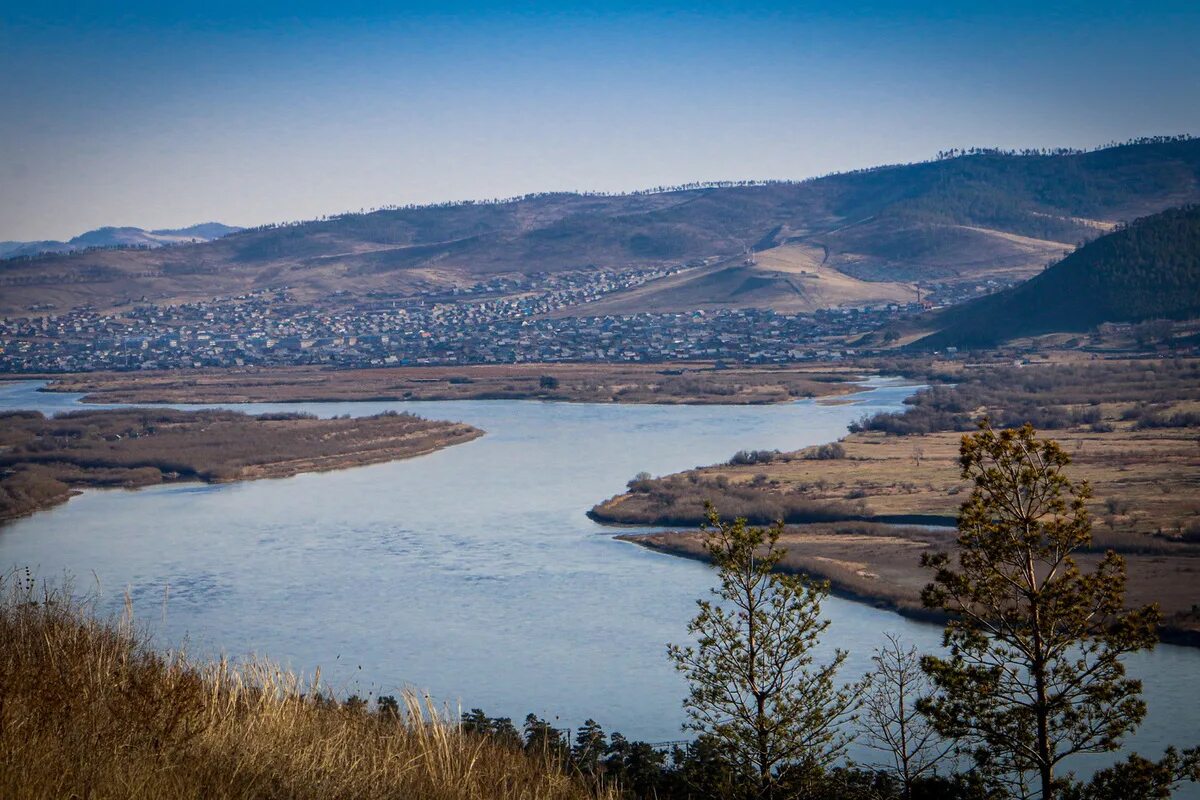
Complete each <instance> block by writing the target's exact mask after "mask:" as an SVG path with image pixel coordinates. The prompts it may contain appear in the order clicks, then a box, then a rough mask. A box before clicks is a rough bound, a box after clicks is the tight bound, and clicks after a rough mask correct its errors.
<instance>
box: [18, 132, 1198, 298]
mask: <svg viewBox="0 0 1200 800" xmlns="http://www.w3.org/2000/svg"><path fill="white" fill-rule="evenodd" d="M1197 201H1200V140H1196V139H1188V138H1170V139H1154V140H1146V141H1142V142H1138V143H1133V144H1127V145H1121V146H1115V147H1111V148H1108V149H1104V150H1097V151H1093V152H1087V153H1080V152H1055V153H1048V154H1047V153H1040V152H1039V153H1020V154H1015V153H1000V152H995V151H971V152H968V153H966V154H959V153H955V154H953V155H952V156H951V157H945V158H939V159H938V160H935V161H930V162H925V163H918V164H908V165H900V166H889V167H880V168H876V169H872V170H864V171H860V172H855V173H846V174H839V175H831V176H827V177H823V178H817V179H813V180H808V181H802V182H771V183H766V184H723V185H719V186H696V187H682V188H674V189H662V190H656V191H652V192H644V193H635V194H629V195H619V196H599V195H582V194H569V193H558V194H544V195H536V196H529V197H525V198H521V199H517V200H512V201H505V202H477V203H462V204H446V205H439V206H423V207H412V208H393V209H386V210H380V211H374V212H371V213H365V214H346V215H341V216H337V217H331V218H328V219H323V220H317V221H311V222H305V223H298V224H287V225H279V226H268V227H264V228H258V229H253V230H247V231H242V232H240V233H235V234H232V235H230V236H226V237H224V238H221V239H218V240H216V241H212V242H208V243H203V244H197V245H187V246H180V247H174V248H170V249H163V250H156V251H151V252H144V251H133V250H126V251H120V250H117V251H96V252H88V253H77V254H73V255H60V256H50V257H43V258H36V259H24V260H10V261H3V262H0V286H3V287H4V292H3V295H2V296H0V312H4V313H12V312H16V311H21V310H23V309H25V308H27V307H29V306H30V305H33V304H37V303H45V302H50V303H54V304H55V305H56V306H57V307H59V308H63V307H70V306H72V305H75V304H77V303H80V302H88V303H93V304H96V305H99V306H104V305H110V304H113V303H117V302H120V301H122V300H127V299H128V298H130V297H132V298H134V299H136V298H138V297H141V296H144V297H146V298H148V299H150V300H154V299H164V298H176V297H184V298H186V297H211V296H214V295H227V294H236V293H239V292H242V291H247V290H250V289H259V288H274V287H277V286H290V287H293V289H294V290H295V291H296V292H297V293H298V294H299V295H300V296H301V297H303V296H306V295H307V296H322V295H327V294H329V293H331V292H333V291H345V292H347V293H349V294H350V295H362V294H365V293H368V292H373V291H389V292H395V291H408V290H412V289H414V288H423V287H424V288H428V287H434V288H436V287H438V286H446V285H454V284H462V283H464V282H466V283H471V282H474V281H475V280H478V279H479V278H480V277H481V276H488V275H495V274H499V273H513V272H522V273H535V272H557V271H562V270H576V269H592V268H613V267H629V266H639V265H646V266H651V265H661V264H678V263H686V262H695V261H696V260H700V259H708V260H710V262H711V261H713V260H717V259H721V258H729V257H736V256H740V254H742V253H743V252H744V251H746V250H747V249H753V250H757V251H762V250H768V249H771V248H775V247H778V246H780V245H794V246H798V247H803V248H805V249H807V250H809V251H811V252H814V253H816V254H817V257H818V258H819V260H820V263H819V266H820V267H821V268H825V269H832V270H836V271H837V272H839V273H844V274H846V275H849V276H851V277H852V278H855V279H865V280H871V281H881V280H883V281H903V282H907V281H914V280H932V279H945V278H955V277H960V278H961V277H972V278H973V277H977V276H986V275H992V274H1008V275H1029V274H1032V273H1033V272H1035V271H1036V270H1037V269H1039V268H1041V267H1042V266H1043V265H1045V264H1046V263H1048V262H1050V261H1053V260H1056V259H1057V258H1058V257H1060V256H1061V255H1062V253H1063V252H1064V250H1067V249H1069V248H1070V247H1073V246H1074V245H1075V244H1077V243H1078V242H1081V241H1086V240H1090V239H1093V238H1095V237H1096V236H1099V235H1101V234H1103V233H1105V232H1106V231H1108V230H1110V229H1111V228H1112V227H1113V225H1114V223H1117V222H1120V221H1125V220H1130V219H1134V218H1135V217H1139V216H1142V215H1145V214H1148V213H1154V212H1156V211H1160V210H1162V209H1164V208H1168V207H1171V206H1177V205H1181V204H1184V203H1189V202H1197ZM714 299H715V300H717V301H720V298H714Z"/></svg>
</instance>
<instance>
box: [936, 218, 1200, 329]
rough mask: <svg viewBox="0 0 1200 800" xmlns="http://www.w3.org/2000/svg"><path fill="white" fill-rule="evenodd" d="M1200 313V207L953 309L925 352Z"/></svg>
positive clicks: (1141, 225)
mask: <svg viewBox="0 0 1200 800" xmlns="http://www.w3.org/2000/svg"><path fill="white" fill-rule="evenodd" d="M1197 315H1200V206H1198V205H1191V206H1183V207H1181V208H1173V209H1168V210H1167V211H1163V212H1161V213H1159V214H1154V215H1152V216H1149V217H1143V218H1142V219H1139V220H1137V221H1135V222H1133V223H1132V224H1130V225H1129V226H1127V227H1123V228H1120V229H1118V230H1116V231H1114V232H1112V233H1110V234H1107V235H1105V236H1102V237H1100V238H1099V239H1096V240H1095V241H1093V242H1091V243H1089V244H1087V245H1084V246H1083V247H1081V248H1080V249H1078V250H1076V251H1075V252H1074V253H1072V254H1071V255H1069V256H1067V257H1066V258H1064V259H1063V260H1062V261H1060V262H1058V263H1057V264H1055V265H1053V266H1051V267H1049V268H1048V269H1046V271H1045V272H1043V273H1042V274H1040V275H1038V276H1036V277H1034V278H1032V279H1030V280H1029V281H1027V282H1025V283H1023V284H1021V285H1020V286H1017V287H1014V288H1013V289H1010V290H1008V291H1004V292H999V293H997V294H994V295H991V296H989V297H984V298H980V299H979V300H975V301H973V302H970V303H967V304H965V305H963V306H959V307H957V308H953V309H951V310H950V311H948V312H946V313H945V315H944V316H943V323H944V324H945V327H944V328H943V329H942V330H941V331H940V332H938V333H936V334H934V335H932V336H928V337H926V338H924V339H922V340H921V341H920V342H919V343H918V346H919V347H923V348H929V347H945V346H948V345H957V346H986V345H991V344H996V343H998V342H1002V341H1004V340H1007V339H1013V338H1016V337H1020V336H1033V335H1038V334H1043V333H1051V332H1059V331H1086V330H1088V329H1090V328H1093V327H1095V326H1096V325H1099V324H1100V323H1103V322H1138V321H1141V320H1147V319H1158V318H1165V319H1186V318H1191V317H1195V316H1197Z"/></svg>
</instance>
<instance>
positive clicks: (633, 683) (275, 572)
mask: <svg viewBox="0 0 1200 800" xmlns="http://www.w3.org/2000/svg"><path fill="white" fill-rule="evenodd" d="M38 385H39V384H36V383H32V382H28V383H18V384H10V385H0V408H7V409H13V408H38V409H41V410H43V411H47V412H50V411H61V410H66V409H69V408H77V407H78V406H77V405H76V403H77V397H76V396H73V395H58V394H49V393H43V392H37V391H36V388H37V386H38ZM875 387H876V388H874V389H873V390H872V391H870V392H866V393H863V394H861V395H857V396H856V397H855V398H854V401H853V402H851V403H848V404H837V405H823V404H821V403H817V402H812V401H803V402H798V403H794V404H788V405H779V406H634V405H583V404H570V403H543V402H535V401H455V402H428V403H399V402H363V403H306V404H286V405H284V404H247V405H241V406H233V407H235V408H238V409H241V410H245V411H248V412H262V411H268V410H292V411H309V412H312V413H315V414H318V415H320V416H326V417H327V416H333V415H338V414H347V413H348V414H352V415H356V416H361V415H367V414H375V413H379V412H380V411H383V410H386V409H396V410H406V411H413V412H414V413H417V414H420V415H422V416H425V417H431V418H440V419H452V420H461V421H464V422H468V423H470V424H472V425H476V426H478V427H480V428H483V429H484V430H485V431H487V435H486V436H484V437H483V438H481V439H477V440H475V441H473V442H470V443H467V444H463V445H458V446H455V447H451V448H448V449H446V450H442V451H440V452H437V453H434V454H431V455H428V456H423V457H420V458H416V459H412V460H408V461H398V462H393V463H389V464H379V465H375V466H369V467H360V468H356V469H350V470H343V471H339V472H332V473H322V474H312V475H299V476H296V477H294V478H286V479H281V480H263V481H254V482H248V483H238V484H223V485H215V486H197V485H189V484H181V485H171V486H160V487H152V488H147V489H141V490H138V491H135V492H126V491H121V490H107V491H89V492H85V493H84V494H83V495H81V496H79V497H77V498H75V499H73V500H71V501H70V502H69V503H67V504H66V505H65V506H60V507H58V508H56V509H53V510H51V511H47V512H42V513H40V514H37V515H35V516H34V517H31V518H28V519H24V520H20V521H18V522H16V523H13V524H10V525H7V526H5V527H3V528H2V529H0V564H8V565H14V564H16V565H25V564H29V565H33V566H35V567H36V568H37V569H38V571H39V572H40V574H42V575H43V576H53V575H57V574H63V573H67V574H72V575H74V576H76V577H77V583H78V584H79V585H80V587H81V588H87V585H88V584H90V583H91V581H92V578H91V576H92V575H93V573H95V575H96V578H97V579H98V581H99V586H100V590H101V592H102V595H103V597H104V602H105V604H106V607H107V608H109V609H111V610H116V609H118V608H119V607H120V604H121V602H122V595H123V593H124V591H125V589H126V587H128V589H129V591H130V594H131V596H132V598H133V603H134V607H135V612H136V614H137V615H138V617H139V619H141V620H142V621H144V622H146V623H147V624H150V625H152V626H153V627H154V629H155V630H156V633H157V636H158V638H159V641H160V642H162V643H163V644H164V645H170V644H176V643H179V642H183V641H187V643H188V646H189V648H190V649H191V650H192V651H194V652H200V653H205V654H209V653H217V652H225V653H228V654H231V655H234V656H241V655H246V654H251V653H257V654H261V655H266V656H269V657H271V658H273V659H276V660H279V661H282V662H284V663H286V664H288V665H289V666H291V667H293V668H295V669H297V670H301V671H305V672H309V673H311V672H312V670H314V669H315V668H316V667H317V666H320V667H321V671H322V676H323V680H326V681H328V682H329V684H330V685H332V686H333V687H334V688H336V689H337V690H339V691H340V692H343V693H349V692H357V693H359V694H363V695H366V694H368V693H375V694H379V693H382V694H389V693H395V692H396V691H397V689H399V688H401V687H403V686H415V687H418V688H420V689H425V690H428V691H430V692H431V693H432V694H433V695H434V696H436V697H438V698H441V699H443V700H445V701H446V702H447V703H449V704H451V705H452V706H456V705H458V704H460V703H461V705H462V707H463V708H469V707H472V706H479V707H481V708H484V709H485V710H486V711H488V712H489V713H490V714H494V715H496V714H502V715H509V716H512V717H514V718H517V719H520V718H521V717H523V716H524V715H525V713H527V712H529V711H533V712H535V713H538V714H539V715H542V716H545V717H547V718H549V719H552V720H555V719H556V720H558V722H559V724H560V725H561V726H574V725H578V724H579V723H580V722H582V721H583V720H584V719H585V718H587V717H594V718H596V719H597V720H598V721H599V722H600V723H601V724H602V725H604V726H605V728H606V729H608V730H613V729H618V730H621V731H622V732H624V733H625V734H626V735H628V736H632V737H636V738H643V739H648V740H651V741H656V740H667V739H676V738H679V736H680V731H679V725H680V722H681V721H682V712H681V710H680V700H681V698H682V697H683V695H684V691H685V690H684V684H683V682H682V680H681V678H680V677H679V676H678V675H676V674H675V673H674V671H673V670H672V668H671V666H670V664H669V663H668V662H667V659H666V657H665V643H666V642H668V641H679V640H680V639H681V638H682V637H683V636H684V629H685V625H686V623H687V620H688V619H689V618H690V617H691V616H692V614H693V613H694V600H695V598H697V597H699V596H701V595H702V594H703V593H705V592H706V591H707V590H708V588H709V586H710V585H711V582H712V576H711V574H710V573H709V571H708V568H707V567H706V566H704V565H702V564H699V563H697V562H694V561H689V560H685V559H679V558H675V557H672V556H666V555H662V554H658V553H653V552H650V551H646V550H643V549H641V548H639V547H636V546H634V545H630V544H627V543H624V542H619V541H616V540H614V539H613V538H612V534H613V531H612V529H608V528H604V527H602V526H599V525H597V524H595V523H593V522H591V521H590V520H588V519H587V518H586V517H585V516H584V512H585V511H586V510H587V509H588V508H590V507H591V506H592V505H593V504H594V503H595V502H597V501H599V500H601V499H604V498H606V497H608V496H610V495H612V494H615V493H617V492H619V491H621V490H622V489H623V488H624V484H625V481H627V480H628V479H629V478H631V477H632V476H633V475H635V474H636V473H638V472H640V471H642V470H646V471H648V472H651V473H652V474H656V475H660V474H664V473H668V472H675V471H678V470H681V469H687V468H690V467H693V466H698V465H703V464H711V463H714V462H717V461H721V460H724V459H726V458H728V457H729V456H730V455H732V454H733V453H734V452H736V451H737V450H742V449H775V448H778V449H782V450H791V449H796V448H799V447H802V446H806V445H810V444H816V443H820V442H827V441H832V440H834V439H836V438H838V437H839V436H842V435H843V434H844V433H845V431H846V426H847V424H849V423H850V422H851V421H852V420H854V419H857V418H858V417H861V416H862V415H863V414H868V413H874V412H876V411H880V410H892V409H896V408H898V407H900V404H901V402H902V400H903V399H904V397H906V396H907V395H908V394H910V393H911V392H912V391H914V387H911V386H903V385H900V384H898V383H896V382H891V381H877V382H875ZM84 578H87V580H86V581H85V580H84ZM164 594H165V595H166V598H167V601H166V605H165V609H166V610H165V619H164V612H163V609H164V603H163V598H164ZM826 610H827V613H828V615H829V616H830V618H831V619H832V620H833V624H832V626H831V627H830V629H829V632H828V634H827V636H826V641H825V642H824V643H823V644H824V646H825V647H826V648H827V649H832V648H833V647H835V646H837V647H842V648H846V649H849V650H850V652H851V658H850V660H849V661H848V662H847V665H846V667H845V673H844V674H845V675H846V676H847V677H852V676H857V675H858V674H860V673H861V672H863V671H864V670H865V669H866V667H867V665H868V664H869V658H870V654H871V650H872V648H873V647H875V646H876V645H877V644H878V643H879V642H880V641H881V640H882V637H883V633H884V632H885V631H895V632H898V633H900V634H901V635H902V636H903V637H905V638H906V639H907V640H909V641H911V642H913V643H915V644H917V645H919V646H921V647H924V648H934V647H936V646H937V644H938V640H939V629H938V628H936V627H933V626H929V625H924V624H920V623H916V622H912V621H910V620H906V619H903V618H901V617H899V616H897V615H895V614H892V613H889V612H886V611H881V610H877V609H874V608H871V607H869V606H866V605H862V604H859V603H852V602H848V601H844V600H839V599H836V598H834V599H830V600H828V601H827V606H826ZM1131 670H1132V671H1133V672H1135V673H1136V674H1138V675H1139V676H1140V677H1142V678H1143V679H1144V680H1145V681H1146V684H1147V697H1148V700H1149V702H1150V707H1151V717H1150V721H1149V722H1148V723H1147V725H1145V726H1144V727H1143V729H1142V732H1141V733H1140V734H1139V736H1138V737H1137V739H1136V740H1135V742H1134V744H1135V746H1136V747H1137V749H1138V750H1139V751H1141V752H1142V753H1143V754H1146V755H1154V754H1156V753H1158V752H1160V751H1161V750H1162V748H1163V747H1164V746H1166V745H1167V744H1177V745H1187V744H1189V743H1192V742H1193V740H1195V739H1197V738H1200V737H1197V735H1196V730H1195V729H1196V728H1197V725H1196V720H1197V719H1200V708H1198V703H1200V701H1197V699H1196V695H1195V694H1194V692H1193V687H1194V685H1195V682H1196V679H1197V678H1200V651H1197V650H1193V649H1187V648H1180V647H1166V646H1163V647H1159V648H1158V649H1157V650H1156V651H1155V652H1154V653H1153V654H1150V655H1142V656H1138V657H1136V658H1134V659H1132V660H1131ZM856 755H857V756H858V757H860V758H868V759H869V758H870V754H869V753H864V752H859V753H857V754H856ZM1102 761H1103V759H1102ZM1076 766H1077V768H1083V767H1084V766H1085V765H1084V764H1083V763H1080V764H1077V765H1076ZM1179 796H1181V797H1182V796H1184V795H1182V794H1181V795H1179Z"/></svg>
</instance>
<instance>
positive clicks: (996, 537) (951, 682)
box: [921, 422, 1159, 800]
mask: <svg viewBox="0 0 1200 800" xmlns="http://www.w3.org/2000/svg"><path fill="white" fill-rule="evenodd" d="M960 452H961V459H960V461H961V464H962V474H963V477H964V478H967V479H970V480H971V481H973V483H974V488H973V489H972V492H971V495H970V498H969V499H968V500H967V501H966V502H965V503H964V504H963V506H962V509H961V511H960V513H959V517H958V531H959V534H958V545H959V556H958V565H957V567H955V566H952V564H951V561H950V558H949V556H948V555H946V554H945V553H940V554H936V555H932V556H925V557H924V558H923V563H924V564H925V565H926V566H928V567H931V568H933V569H935V570H936V575H935V578H934V582H933V583H931V584H930V585H929V586H927V587H926V588H925V590H924V592H923V594H922V599H923V600H924V603H925V605H926V606H927V607H930V608H938V609H944V610H945V611H947V612H949V614H950V622H948V623H947V625H946V630H945V635H944V643H945V645H946V647H947V648H948V650H949V654H948V656H947V657H944V658H943V657H938V656H925V657H924V658H923V659H922V666H923V668H924V669H925V671H926V673H927V674H928V675H929V677H930V678H931V680H932V681H933V683H934V685H935V687H936V689H937V693H936V694H935V695H934V696H933V697H931V698H929V699H928V700H926V701H924V702H923V703H922V704H921V709H922V711H923V712H924V713H926V714H927V715H928V716H929V718H930V719H931V720H932V721H933V723H934V724H935V726H936V727H937V729H938V731H939V732H940V733H941V734H943V735H945V736H948V737H953V738H956V739H959V740H960V741H963V742H965V743H967V744H969V745H971V746H973V747H974V752H975V755H976V757H977V760H978V761H979V764H980V766H981V768H984V769H986V770H988V771H989V772H990V773H991V774H993V775H995V776H997V777H1000V778H1002V779H1005V780H1007V781H1008V782H1009V783H1010V788H1011V789H1012V790H1014V791H1015V793H1016V794H1018V795H1019V796H1021V797H1040V798H1041V800H1053V799H1054V798H1056V797H1059V795H1060V792H1061V789H1062V788H1063V787H1064V786H1065V785H1067V781H1064V780H1062V779H1061V778H1060V776H1058V775H1056V768H1057V767H1058V765H1059V764H1060V763H1061V762H1062V761H1063V759H1066V758H1069V757H1070V756H1072V755H1075V754H1077V753H1096V752H1104V751H1109V750H1113V749H1115V748H1116V747H1117V746H1118V744H1119V743H1120V741H1121V738H1122V736H1124V735H1125V734H1126V733H1128V732H1129V731H1130V730H1132V729H1133V728H1135V727H1136V726H1137V725H1138V724H1139V723H1140V722H1141V720H1142V718H1143V717H1144V716H1145V713H1146V704H1145V703H1144V702H1143V701H1142V699H1141V682H1140V681H1137V680H1133V679H1131V678H1128V677H1126V674H1125V668H1124V666H1123V665H1122V663H1121V660H1120V659H1121V656H1122V655H1124V654H1126V653H1130V652H1133V651H1136V650H1142V649H1149V648H1151V647H1153V646H1154V644H1155V642H1156V641H1157V637H1156V633H1155V629H1156V626H1157V623H1158V617H1159V615H1158V610H1157V608H1156V607H1154V606H1148V607H1145V608H1141V609H1137V610H1134V611H1127V610H1125V609H1124V597H1125V564H1124V561H1123V560H1122V559H1121V558H1120V556H1118V555H1117V554H1116V553H1113V552H1111V551H1109V552H1108V553H1106V554H1105V555H1104V557H1103V558H1102V559H1101V560H1100V563H1099V564H1098V565H1097V567H1096V569H1095V570H1094V571H1092V572H1090V573H1086V574H1085V573H1083V572H1081V571H1080V569H1079V567H1078V566H1077V565H1076V563H1075V561H1074V558H1073V554H1074V553H1076V552H1078V551H1079V550H1080V549H1081V548H1084V547H1087V546H1088V545H1090V544H1091V541H1092V536H1091V523H1090V522H1089V520H1088V514H1087V510H1086V509H1085V507H1084V501H1085V500H1086V499H1087V498H1088V497H1089V490H1088V487H1087V485H1086V484H1075V483H1072V482H1071V481H1070V480H1069V479H1068V478H1067V477H1066V475H1065V474H1064V473H1063V469H1064V467H1066V466H1067V464H1068V463H1069V462H1070V459H1069V457H1068V456H1067V454H1066V453H1065V452H1063V450H1062V449H1061V448H1060V447H1059V446H1058V444H1057V443H1056V442H1054V441H1052V440H1049V439H1039V438H1037V437H1036V435H1035V432H1034V430H1033V428H1032V427H1031V426H1029V425H1026V426H1025V427H1023V428H1020V429H1019V430H1004V431H999V432H997V431H994V430H993V429H992V428H991V427H990V426H989V425H988V424H987V423H986V422H985V423H984V424H983V425H982V426H981V430H980V432H979V433H977V434H975V435H973V436H964V437H963V442H962V448H961V451H960Z"/></svg>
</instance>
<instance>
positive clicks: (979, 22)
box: [0, 0, 1200, 239]
mask: <svg viewBox="0 0 1200 800" xmlns="http://www.w3.org/2000/svg"><path fill="white" fill-rule="evenodd" d="M1197 41H1200V4H1197V3H1182V2H1179V3H1137V4H1135V3H1107V4H1106V3H1103V2H1096V3H1087V4H1085V3H1074V4H1057V5H1056V4H1053V3H1023V2H1016V3H1012V4H1006V5H1005V6H1004V8H1003V9H1002V10H997V9H991V10H986V9H985V10H969V11H963V10H961V8H959V9H957V10H956V9H955V7H953V6H948V5H941V4H933V3H863V4H855V3H838V4H804V3H792V4H779V3H767V2H761V3H755V2H749V3H737V4H732V3H729V4H695V3H692V4H683V3H655V2H647V3H599V2H595V3H587V4H572V5H565V4H549V3H503V4H502V3H454V2H445V3H432V2H431V3H407V4H387V3H361V2H354V0H350V1H349V2H343V3H337V4H316V3H304V2H291V3H272V4H252V3H165V2H164V3H137V2H134V3H120V4H110V3H89V2H74V3H54V2H38V3H36V4H35V3H29V4H6V3H2V2H0V76H2V77H3V80H0V109H2V110H3V113H2V114H0V239H34V238H65V237H69V236H71V235H74V234H76V233H79V232H81V231H83V230H86V229H88V228H92V227H96V226H98V225H104V224H117V225H139V226H143V227H173V226H178V225H184V224H189V223H193V222H201V221H207V220H220V221H223V222H228V223H231V224H243V225H250V224H258V223H263V222H269V221H279V220H291V219H303V218H311V217H314V216H319V215H321V214H327V213H337V212H340V211H344V210H357V209H359V208H365V207H372V206H378V205H384V204H390V203H408V202H429V201H437V200H445V199H459V198H484V197H496V196H509V195H514V194H521V193H524V192H529V191H540V190H551V189H602V190H623V189H634V188H640V187H646V186H654V185H658V184H663V183H679V182H686V181H690V180H704V179H726V178H802V177H807V176H811V175H815V174H822V173H825V172H830V171H836V170H844V169H853V168H857V167H863V166H870V165H874V164H878V163H884V162H896V161H909V160H916V159H921V158H926V157H928V156H930V155H932V154H933V153H935V152H936V151H937V150H939V149H944V148H949V147H955V146H970V145H987V146H1002V147H1026V146H1029V147H1040V146H1059V145H1070V146H1081V147H1087V146H1095V145H1099V144H1103V143H1105V142H1108V141H1112V140H1123V139H1126V138H1130V137H1136V136H1142V135H1151V134H1173V133H1184V132H1191V133H1200V78H1198V77H1197V76H1200V47H1197V46H1196V42H1197Z"/></svg>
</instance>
